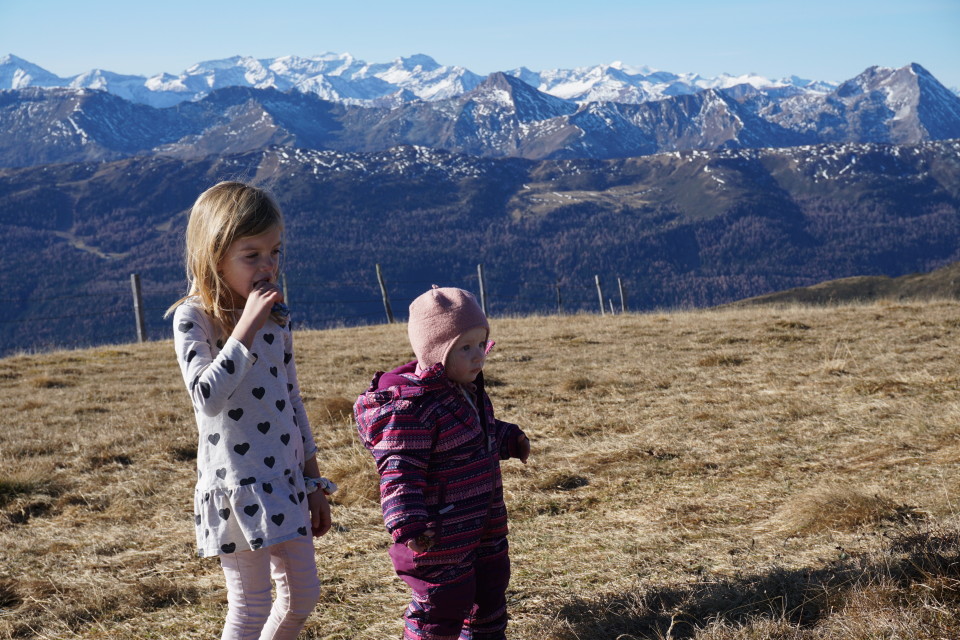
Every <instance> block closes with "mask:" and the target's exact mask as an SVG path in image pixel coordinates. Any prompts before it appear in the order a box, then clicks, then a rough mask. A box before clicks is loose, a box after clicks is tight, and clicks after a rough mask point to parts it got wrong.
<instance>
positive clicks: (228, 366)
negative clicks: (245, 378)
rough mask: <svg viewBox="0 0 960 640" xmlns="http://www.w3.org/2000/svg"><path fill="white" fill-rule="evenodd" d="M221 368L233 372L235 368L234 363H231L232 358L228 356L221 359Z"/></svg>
mask: <svg viewBox="0 0 960 640" xmlns="http://www.w3.org/2000/svg"><path fill="white" fill-rule="evenodd" d="M223 368H224V369H226V370H227V373H233V372H234V371H236V370H237V367H236V365H235V364H233V360H230V359H229V358H227V359H226V360H224V361H223Z"/></svg>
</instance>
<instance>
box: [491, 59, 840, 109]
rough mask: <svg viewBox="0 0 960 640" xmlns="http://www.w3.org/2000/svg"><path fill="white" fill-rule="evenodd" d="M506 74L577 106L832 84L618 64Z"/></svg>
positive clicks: (817, 87)
mask: <svg viewBox="0 0 960 640" xmlns="http://www.w3.org/2000/svg"><path fill="white" fill-rule="evenodd" d="M507 73H509V74H510V75H513V76H516V77H517V78H520V79H521V80H523V81H524V82H526V83H527V84H529V85H531V86H533V87H536V88H537V89H539V90H540V91H543V92H544V93H549V94H550V95H554V96H557V97H558V98H563V99H565V100H573V101H574V102H580V103H584V102H620V103H630V104H636V103H641V102H649V101H652V100H662V99H664V98H671V97H675V96H681V95H691V94H694V93H698V92H700V91H703V90H704V89H729V88H731V87H735V86H739V85H749V86H752V87H754V88H756V89H760V90H775V89H784V88H787V87H793V88H794V89H796V90H798V91H808V92H813V93H826V92H829V91H831V90H832V89H834V88H835V85H831V84H830V83H826V82H813V81H810V80H804V79H801V78H797V77H796V76H794V77H792V78H790V79H788V80H780V81H772V80H769V79H768V78H764V77H762V76H758V75H755V74H748V75H741V76H731V75H729V74H723V75H720V76H717V77H716V78H704V77H701V76H699V75H697V74H693V73H686V74H681V75H677V74H675V73H670V72H666V71H656V70H653V69H651V68H649V67H645V66H643V67H633V66H628V65H624V64H623V63H622V62H614V63H612V64H609V65H597V66H593V67H579V68H576V69H553V70H551V71H541V72H536V71H530V70H529V69H526V68H523V67H521V68H519V69H514V70H512V71H508V72H507Z"/></svg>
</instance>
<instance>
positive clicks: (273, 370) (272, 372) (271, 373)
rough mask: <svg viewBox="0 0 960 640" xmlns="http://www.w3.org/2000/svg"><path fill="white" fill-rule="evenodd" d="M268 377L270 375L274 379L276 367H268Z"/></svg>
mask: <svg viewBox="0 0 960 640" xmlns="http://www.w3.org/2000/svg"><path fill="white" fill-rule="evenodd" d="M270 375H272V376H273V377H274V378H276V377H277V368H276V367H270Z"/></svg>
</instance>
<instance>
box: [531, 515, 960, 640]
mask: <svg viewBox="0 0 960 640" xmlns="http://www.w3.org/2000/svg"><path fill="white" fill-rule="evenodd" d="M876 586H885V587H893V590H894V591H895V592H896V593H897V594H898V596H897V597H896V602H895V603H894V606H895V607H896V608H897V610H899V611H907V610H911V611H918V610H920V609H927V610H928V611H943V610H947V611H953V612H954V613H953V614H951V615H949V616H946V617H944V616H942V615H939V614H937V615H932V616H931V615H920V616H913V618H915V619H919V620H924V619H926V620H928V621H929V622H930V623H931V624H934V625H935V626H936V627H937V629H938V632H940V633H946V634H947V635H943V636H942V637H960V529H956V528H955V529H953V530H946V531H945V530H941V531H935V532H934V531H922V532H921V531H917V530H913V531H901V532H898V533H897V534H895V535H894V536H892V537H891V538H890V539H889V542H888V544H887V545H886V548H885V549H883V550H882V551H878V552H874V553H870V554H865V555H863V556H859V557H847V558H845V559H843V560H838V561H836V562H834V563H831V564H830V565H829V566H825V567H819V568H807V569H799V570H793V569H790V570H788V569H780V568H776V569H773V570H771V571H769V572H767V573H764V574H758V575H748V576H740V577H736V578H730V579H726V580H720V581H713V582H707V581H704V582H696V583H692V584H687V585H679V586H668V587H663V588H656V589H648V590H636V591H626V592H620V593H613V594H607V595H603V596H600V597H597V598H595V599H591V600H587V599H577V600H574V601H571V602H568V603H566V604H564V605H562V606H561V607H559V610H558V611H557V612H556V614H555V615H556V619H557V621H558V622H559V623H560V624H559V625H558V627H559V628H562V631H560V632H559V633H558V632H553V633H551V635H550V636H549V638H550V639H551V640H574V639H581V638H591V639H598V640H599V639H606V638H609V639H611V640H612V639H613V638H621V637H623V638H630V639H633V638H636V639H640V638H663V639H666V638H670V639H671V640H680V639H690V638H694V637H696V635H697V633H698V632H699V631H700V630H701V629H703V628H705V627H707V626H709V625H713V624H719V625H723V626H727V627H748V626H750V625H751V624H752V623H755V622H758V621H760V620H771V621H777V622H780V623H785V624H787V625H789V626H791V627H793V628H796V629H807V630H810V631H814V630H816V628H817V626H818V625H819V624H820V623H821V622H824V621H825V620H827V619H828V618H830V617H831V616H834V615H841V616H842V615H844V608H845V607H846V606H849V604H850V602H851V601H853V600H857V602H858V604H857V605H856V606H858V607H864V606H865V605H864V602H863V598H854V596H857V595H861V596H862V595H863V594H866V593H868V592H869V590H870V589H871V587H876ZM888 591H889V589H888ZM890 604H891V603H890V602H889V601H887V600H885V601H883V602H882V603H881V602H877V603H876V606H877V608H878V609H879V608H881V607H882V608H883V609H885V610H887V612H889V608H890ZM866 606H867V607H869V605H866ZM921 613H923V612H921ZM904 617H906V616H904ZM928 631H929V628H927V627H924V632H928ZM918 633H920V630H919V629H918ZM751 637H752V636H751ZM805 637H806V636H805ZM916 637H926V636H924V635H923V633H920V635H917V636H916ZM938 637H940V636H938Z"/></svg>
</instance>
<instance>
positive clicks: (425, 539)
mask: <svg viewBox="0 0 960 640" xmlns="http://www.w3.org/2000/svg"><path fill="white" fill-rule="evenodd" d="M433 536H434V532H433V529H427V530H426V531H424V532H423V533H421V534H420V535H419V536H417V537H416V538H414V539H412V540H407V548H408V549H410V550H411V551H415V552H417V553H424V552H425V551H429V550H430V549H431V548H432V547H433V545H434V541H433Z"/></svg>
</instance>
